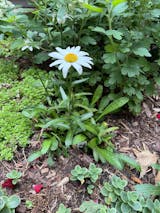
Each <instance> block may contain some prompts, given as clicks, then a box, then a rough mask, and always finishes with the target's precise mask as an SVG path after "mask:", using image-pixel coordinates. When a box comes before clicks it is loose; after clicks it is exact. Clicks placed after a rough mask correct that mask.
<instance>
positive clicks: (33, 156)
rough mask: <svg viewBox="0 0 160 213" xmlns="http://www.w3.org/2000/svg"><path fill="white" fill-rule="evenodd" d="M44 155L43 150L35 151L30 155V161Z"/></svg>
mask: <svg viewBox="0 0 160 213" xmlns="http://www.w3.org/2000/svg"><path fill="white" fill-rule="evenodd" d="M42 155H43V154H42V153H41V151H38V152H34V153H32V154H31V155H30V156H29V157H28V162H32V161H34V160H36V159H37V158H39V157H41V156H42Z"/></svg>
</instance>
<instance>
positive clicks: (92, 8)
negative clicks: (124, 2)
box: [82, 3, 103, 13]
mask: <svg viewBox="0 0 160 213" xmlns="http://www.w3.org/2000/svg"><path fill="white" fill-rule="evenodd" d="M82 5H83V7H84V8H86V9H88V10H90V11H92V12H97V13H102V12H103V8H101V7H96V6H92V5H91V4H87V3H83V4H82Z"/></svg>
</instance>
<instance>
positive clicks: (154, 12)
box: [151, 8, 160, 18]
mask: <svg viewBox="0 0 160 213" xmlns="http://www.w3.org/2000/svg"><path fill="white" fill-rule="evenodd" d="M151 15H152V17H153V18H159V17H160V9H158V8H157V9H153V10H151Z"/></svg>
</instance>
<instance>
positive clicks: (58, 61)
mask: <svg viewBox="0 0 160 213" xmlns="http://www.w3.org/2000/svg"><path fill="white" fill-rule="evenodd" d="M62 63H63V60H56V61H54V62H52V63H51V64H50V65H49V66H50V67H53V66H55V65H57V64H62Z"/></svg>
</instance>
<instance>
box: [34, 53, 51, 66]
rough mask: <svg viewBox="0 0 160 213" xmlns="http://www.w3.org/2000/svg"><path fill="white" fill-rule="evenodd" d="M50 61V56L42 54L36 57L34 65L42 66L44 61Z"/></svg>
mask: <svg viewBox="0 0 160 213" xmlns="http://www.w3.org/2000/svg"><path fill="white" fill-rule="evenodd" d="M48 59H49V56H48V53H47V52H40V53H38V54H37V55H35V56H34V63H36V64H42V63H43V62H44V61H47V60H48Z"/></svg>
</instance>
